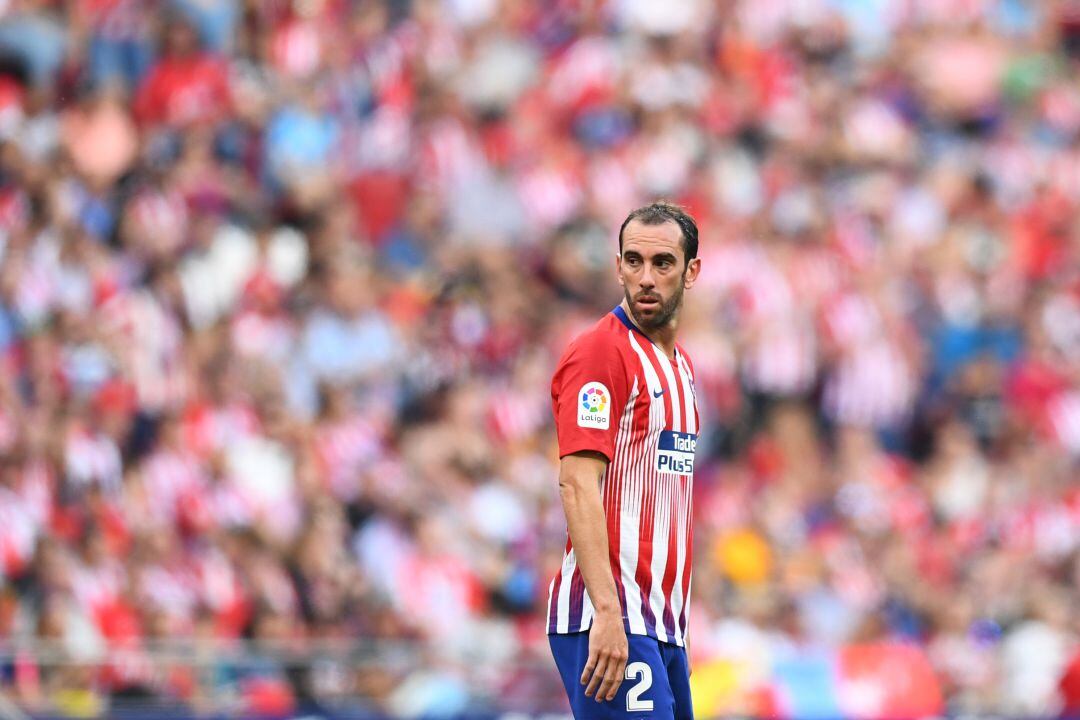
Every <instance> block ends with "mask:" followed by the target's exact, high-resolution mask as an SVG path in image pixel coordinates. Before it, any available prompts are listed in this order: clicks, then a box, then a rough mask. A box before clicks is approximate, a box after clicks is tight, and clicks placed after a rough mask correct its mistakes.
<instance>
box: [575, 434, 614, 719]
mask: <svg viewBox="0 0 1080 720" xmlns="http://www.w3.org/2000/svg"><path fill="white" fill-rule="evenodd" d="M607 463H608V461H607V458H605V457H604V456H603V455H601V454H600V453H594V452H581V453H574V454H572V455H567V456H566V457H564V458H563V459H562V464H561V466H560V468H559V495H560V497H561V498H562V504H563V510H564V512H565V513H566V527H567V529H568V530H569V532H570V542H571V544H572V545H573V547H574V555H575V556H576V558H577V566H578V567H579V568H580V569H581V577H582V578H583V579H584V581H585V589H586V590H587V591H588V593H589V599H590V600H591V601H592V604H593V609H594V610H595V614H594V617H593V623H592V629H591V630H590V631H589V660H588V662H587V663H586V664H585V671H584V672H583V673H582V675H581V683H582V685H586V686H587V687H586V688H585V694H586V695H587V696H590V697H592V696H593V692H594V691H595V692H596V695H595V697H596V700H597V701H598V702H599V701H601V700H611V699H612V698H614V697H615V694H616V693H617V692H618V690H619V685H621V684H622V681H623V677H624V673H625V672H626V660H627V657H628V653H629V648H628V645H627V640H626V631H625V629H624V628H623V622H622V606H621V605H620V604H619V595H618V592H617V591H616V589H615V578H614V576H613V575H612V574H611V563H610V561H609V560H608V535H607V519H606V517H605V515H604V506H603V502H602V499H601V497H600V477H601V475H602V474H603V472H604V470H605V469H606V468H607Z"/></svg>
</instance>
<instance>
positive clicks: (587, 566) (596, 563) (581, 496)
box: [559, 477, 622, 615]
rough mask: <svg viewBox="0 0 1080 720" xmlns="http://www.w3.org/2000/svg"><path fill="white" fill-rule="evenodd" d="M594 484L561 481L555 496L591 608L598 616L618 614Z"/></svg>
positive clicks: (603, 521)
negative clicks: (561, 505) (562, 513)
mask: <svg viewBox="0 0 1080 720" xmlns="http://www.w3.org/2000/svg"><path fill="white" fill-rule="evenodd" d="M597 483H598V478H596V479H592V478H588V477H585V478H580V477H575V478H562V479H561V480H560V484H559V494H560V495H561V497H562V503H563V510H564V511H565V513H566V527H567V529H568V530H569V532H570V543H571V544H572V545H573V547H574V555H575V557H576V558H577V565H578V567H579V568H581V577H582V578H583V579H584V580H585V589H586V590H587V591H588V593H589V599H590V600H591V601H592V604H593V608H595V609H596V611H597V612H598V613H607V612H615V613H618V614H620V615H621V614H622V607H621V606H620V604H619V596H618V593H617V592H616V590H615V578H614V576H613V575H612V570H611V563H610V561H609V560H608V535H607V520H606V518H605V517H604V506H603V503H602V501H601V498H600V490H599V488H598V486H597Z"/></svg>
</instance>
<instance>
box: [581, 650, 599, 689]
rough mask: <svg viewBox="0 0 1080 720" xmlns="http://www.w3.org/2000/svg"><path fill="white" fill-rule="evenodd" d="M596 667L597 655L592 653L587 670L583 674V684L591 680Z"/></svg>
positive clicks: (587, 663)
mask: <svg viewBox="0 0 1080 720" xmlns="http://www.w3.org/2000/svg"><path fill="white" fill-rule="evenodd" d="M594 667H596V653H594V652H590V653H589V659H588V661H586V663H585V670H584V671H583V672H582V673H581V684H582V685H584V684H585V683H587V682H589V678H591V677H592V671H593V668H594Z"/></svg>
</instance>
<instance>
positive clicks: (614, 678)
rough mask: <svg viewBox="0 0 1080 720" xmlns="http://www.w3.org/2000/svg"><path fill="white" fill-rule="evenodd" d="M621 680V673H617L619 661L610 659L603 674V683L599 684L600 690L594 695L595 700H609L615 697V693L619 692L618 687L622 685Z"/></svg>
mask: <svg viewBox="0 0 1080 720" xmlns="http://www.w3.org/2000/svg"><path fill="white" fill-rule="evenodd" d="M624 672H625V671H624ZM622 680H623V677H622V673H620V672H619V661H618V660H615V659H612V660H611V661H610V662H609V663H608V664H607V668H606V672H605V673H604V681H603V682H602V683H600V690H599V691H598V692H597V693H596V697H597V699H599V700H610V699H611V698H613V697H615V693H617V692H618V691H619V685H620V684H622Z"/></svg>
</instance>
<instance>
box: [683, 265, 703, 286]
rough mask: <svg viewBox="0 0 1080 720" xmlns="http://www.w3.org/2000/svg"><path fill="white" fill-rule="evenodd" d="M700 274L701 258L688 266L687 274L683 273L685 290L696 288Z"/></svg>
mask: <svg viewBox="0 0 1080 720" xmlns="http://www.w3.org/2000/svg"><path fill="white" fill-rule="evenodd" d="M700 273H701V258H694V259H692V260H691V261H690V262H689V263H688V264H687V266H686V272H684V273H683V288H684V289H686V290H689V289H690V288H692V287H694V283H696V282H697V279H698V275H699V274H700Z"/></svg>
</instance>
